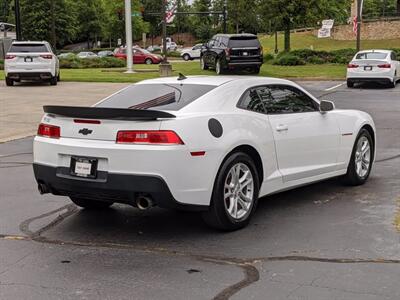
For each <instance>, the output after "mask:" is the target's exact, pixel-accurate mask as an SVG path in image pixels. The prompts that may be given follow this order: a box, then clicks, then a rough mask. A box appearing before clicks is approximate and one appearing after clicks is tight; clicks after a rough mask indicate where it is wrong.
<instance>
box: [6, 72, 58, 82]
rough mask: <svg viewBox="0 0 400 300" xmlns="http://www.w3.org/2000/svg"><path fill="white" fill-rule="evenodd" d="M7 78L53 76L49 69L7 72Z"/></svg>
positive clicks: (40, 78)
mask: <svg viewBox="0 0 400 300" xmlns="http://www.w3.org/2000/svg"><path fill="white" fill-rule="evenodd" d="M6 76H7V77H8V78H10V79H13V80H47V79H51V77H53V75H52V73H51V72H50V71H43V72H21V71H18V72H9V73H7V75H6Z"/></svg>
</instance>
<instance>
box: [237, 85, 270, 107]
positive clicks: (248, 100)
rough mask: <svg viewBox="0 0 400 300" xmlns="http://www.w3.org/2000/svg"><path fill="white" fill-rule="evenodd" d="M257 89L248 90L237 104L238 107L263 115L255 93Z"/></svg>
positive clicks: (261, 104) (258, 98)
mask: <svg viewBox="0 0 400 300" xmlns="http://www.w3.org/2000/svg"><path fill="white" fill-rule="evenodd" d="M257 89H259V88H251V89H248V90H247V91H246V92H245V93H244V95H243V96H242V99H241V100H240V102H239V105H238V107H239V108H243V109H246V110H251V111H255V112H259V113H265V109H264V105H263V103H262V102H261V99H260V97H259V94H258V92H257Z"/></svg>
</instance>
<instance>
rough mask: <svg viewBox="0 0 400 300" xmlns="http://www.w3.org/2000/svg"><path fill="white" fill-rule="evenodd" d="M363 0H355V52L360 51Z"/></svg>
mask: <svg viewBox="0 0 400 300" xmlns="http://www.w3.org/2000/svg"><path fill="white" fill-rule="evenodd" d="M363 3H364V0H357V52H358V51H360V49H361V18H362V8H363Z"/></svg>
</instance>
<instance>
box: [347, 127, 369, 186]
mask: <svg viewBox="0 0 400 300" xmlns="http://www.w3.org/2000/svg"><path fill="white" fill-rule="evenodd" d="M364 137H365V138H366V139H367V140H368V142H369V146H370V151H371V152H370V162H369V166H368V171H367V172H366V174H365V175H364V176H360V175H359V174H357V171H356V152H357V145H358V142H359V141H360V139H362V138H364ZM374 153H375V145H374V142H373V139H372V137H371V134H370V133H369V131H368V130H366V129H364V128H363V129H361V130H360V132H359V133H358V135H357V138H356V141H355V143H354V146H353V151H352V153H351V157H350V162H349V165H348V167H347V173H346V175H344V176H343V177H342V178H341V179H342V182H343V183H344V184H346V185H354V186H357V185H362V184H364V183H365V182H366V181H367V180H368V177H369V175H370V173H371V169H372V163H373V160H374Z"/></svg>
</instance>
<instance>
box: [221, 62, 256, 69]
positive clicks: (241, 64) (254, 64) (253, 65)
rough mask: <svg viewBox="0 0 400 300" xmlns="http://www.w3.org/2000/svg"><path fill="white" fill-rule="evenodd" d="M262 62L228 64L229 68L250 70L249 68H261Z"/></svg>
mask: <svg viewBox="0 0 400 300" xmlns="http://www.w3.org/2000/svg"><path fill="white" fill-rule="evenodd" d="M262 64H263V62H262V61H229V62H227V66H228V68H248V67H261V66H262Z"/></svg>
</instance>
